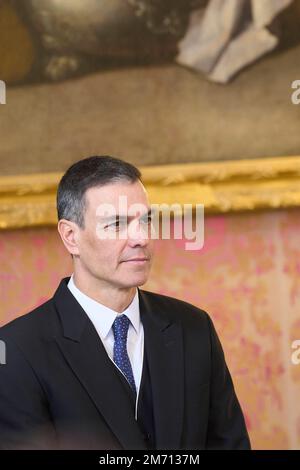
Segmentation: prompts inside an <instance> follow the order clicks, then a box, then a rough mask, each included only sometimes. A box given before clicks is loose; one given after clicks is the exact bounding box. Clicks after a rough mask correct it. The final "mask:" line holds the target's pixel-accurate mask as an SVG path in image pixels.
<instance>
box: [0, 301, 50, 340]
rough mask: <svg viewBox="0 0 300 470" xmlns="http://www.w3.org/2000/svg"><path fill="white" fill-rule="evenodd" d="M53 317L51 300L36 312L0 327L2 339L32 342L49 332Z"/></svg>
mask: <svg viewBox="0 0 300 470" xmlns="http://www.w3.org/2000/svg"><path fill="white" fill-rule="evenodd" d="M52 316H53V302H52V299H49V300H48V301H47V302H45V303H43V304H42V305H40V306H39V307H36V308H35V309H34V310H32V311H30V312H28V313H26V314H24V315H21V316H19V317H17V318H15V319H14V320H11V321H10V322H8V323H6V324H5V325H3V326H1V327H0V338H8V339H9V338H11V339H12V340H18V339H22V338H23V339H25V338H28V339H30V340H32V339H33V338H34V337H38V336H40V335H41V334H42V332H43V331H46V330H47V325H49V319H50V318H51V317H52Z"/></svg>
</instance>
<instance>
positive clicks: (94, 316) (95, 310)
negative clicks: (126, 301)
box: [68, 274, 141, 338]
mask: <svg viewBox="0 0 300 470" xmlns="http://www.w3.org/2000/svg"><path fill="white" fill-rule="evenodd" d="M68 288H69V289H70V291H71V293H72V294H73V295H74V297H75V299H76V300H77V302H78V303H79V304H80V305H81V307H82V308H83V310H84V311H85V312H86V314H87V315H88V317H89V318H90V320H91V321H92V323H93V324H94V326H95V328H96V330H97V331H98V333H99V334H100V336H101V337H102V338H105V337H106V336H107V335H108V333H109V331H110V329H111V327H112V325H113V322H114V321H115V319H116V317H117V316H118V315H121V314H122V315H126V316H127V317H128V318H129V320H130V322H131V324H132V325H133V327H134V329H135V331H136V333H137V334H138V333H139V329H140V322H141V320H140V309H139V295H138V290H137V289H136V293H135V295H134V297H133V300H132V302H131V303H130V305H128V307H127V308H126V309H125V310H124V311H123V312H122V313H119V312H116V311H115V310H112V309H111V308H109V307H106V306H105V305H103V304H101V303H100V302H97V301H96V300H94V299H92V298H91V297H89V296H87V295H86V294H84V293H83V292H81V290H79V289H78V287H77V286H76V285H75V283H74V279H73V274H72V276H71V278H70V280H69V282H68Z"/></svg>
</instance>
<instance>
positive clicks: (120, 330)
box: [112, 315, 130, 339]
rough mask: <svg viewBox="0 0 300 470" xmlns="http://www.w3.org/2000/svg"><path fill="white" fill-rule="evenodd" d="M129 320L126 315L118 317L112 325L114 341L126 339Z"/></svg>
mask: <svg viewBox="0 0 300 470" xmlns="http://www.w3.org/2000/svg"><path fill="white" fill-rule="evenodd" d="M129 324H130V320H129V318H128V317H126V315H118V316H117V317H116V319H115V321H114V323H113V326H112V328H113V332H114V336H115V339H119V338H120V339H121V338H122V339H125V338H127V333H128V328H129Z"/></svg>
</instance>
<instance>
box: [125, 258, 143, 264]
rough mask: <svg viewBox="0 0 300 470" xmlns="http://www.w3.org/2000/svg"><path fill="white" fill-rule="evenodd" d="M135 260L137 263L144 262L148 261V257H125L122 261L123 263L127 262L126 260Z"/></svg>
mask: <svg viewBox="0 0 300 470" xmlns="http://www.w3.org/2000/svg"><path fill="white" fill-rule="evenodd" d="M133 261H135V262H137V263H142V262H145V261H149V258H130V259H126V260H124V261H123V263H128V262H133Z"/></svg>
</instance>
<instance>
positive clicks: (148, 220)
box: [141, 215, 152, 224]
mask: <svg viewBox="0 0 300 470" xmlns="http://www.w3.org/2000/svg"><path fill="white" fill-rule="evenodd" d="M141 222H142V223H143V224H151V222H152V216H151V215H148V216H147V217H142V218H141Z"/></svg>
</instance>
